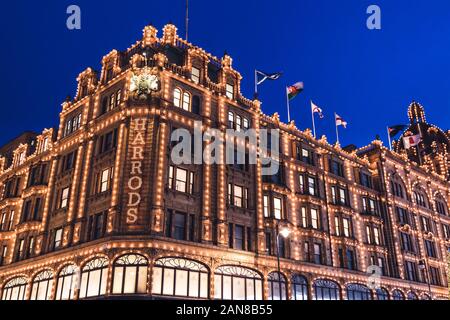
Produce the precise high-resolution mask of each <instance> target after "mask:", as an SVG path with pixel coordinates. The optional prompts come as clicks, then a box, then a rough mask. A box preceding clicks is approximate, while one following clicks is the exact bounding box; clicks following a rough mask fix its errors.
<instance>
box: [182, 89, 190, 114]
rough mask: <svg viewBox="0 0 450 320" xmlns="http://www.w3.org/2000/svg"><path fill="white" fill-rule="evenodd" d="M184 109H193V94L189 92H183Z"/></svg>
mask: <svg viewBox="0 0 450 320" xmlns="http://www.w3.org/2000/svg"><path fill="white" fill-rule="evenodd" d="M183 110H186V111H190V110H191V95H190V94H189V92H184V93H183Z"/></svg>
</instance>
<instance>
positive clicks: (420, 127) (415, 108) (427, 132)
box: [394, 102, 450, 178]
mask: <svg viewBox="0 0 450 320" xmlns="http://www.w3.org/2000/svg"><path fill="white" fill-rule="evenodd" d="M408 118H409V121H410V125H409V127H408V129H406V131H405V132H404V133H403V134H402V136H401V137H400V139H399V140H398V141H396V142H395V143H394V150H395V151H396V152H398V153H406V154H407V155H408V158H409V159H410V160H411V161H414V162H416V163H418V164H421V165H425V166H427V168H428V169H432V171H434V172H436V173H438V174H441V175H445V176H446V177H447V178H448V177H449V175H450V172H449V167H450V161H449V160H447V162H446V161H442V159H447V158H448V157H447V153H448V152H449V151H450V135H449V132H450V131H443V130H442V129H440V128H438V127H437V126H435V125H433V124H430V123H428V122H427V121H426V116H425V109H424V107H423V106H422V105H420V104H419V103H417V102H412V103H411V104H410V106H409V108H408ZM415 135H420V137H421V142H420V143H419V146H418V148H414V147H413V148H409V149H405V145H404V142H403V138H404V137H408V136H415ZM419 152H420V154H419Z"/></svg>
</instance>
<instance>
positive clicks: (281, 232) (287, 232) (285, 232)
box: [276, 222, 291, 300]
mask: <svg viewBox="0 0 450 320" xmlns="http://www.w3.org/2000/svg"><path fill="white" fill-rule="evenodd" d="M276 231H277V264H278V288H279V290H280V300H282V299H283V292H282V290H281V267H280V236H282V237H283V238H284V239H286V238H287V237H289V235H290V234H291V230H289V228H288V227H283V228H282V229H281V230H280V222H278V223H277V229H276Z"/></svg>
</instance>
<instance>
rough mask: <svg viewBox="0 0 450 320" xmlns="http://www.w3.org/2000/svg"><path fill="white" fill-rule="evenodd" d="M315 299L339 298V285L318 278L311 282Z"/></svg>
mask: <svg viewBox="0 0 450 320" xmlns="http://www.w3.org/2000/svg"><path fill="white" fill-rule="evenodd" d="M313 288H314V298H315V300H340V299H341V296H340V292H339V291H340V289H339V285H338V284H337V283H336V282H334V281H331V280H328V279H318V280H315V281H314V283H313Z"/></svg>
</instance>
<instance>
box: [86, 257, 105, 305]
mask: <svg viewBox="0 0 450 320" xmlns="http://www.w3.org/2000/svg"><path fill="white" fill-rule="evenodd" d="M107 281H108V259H106V258H97V259H94V260H91V261H89V262H88V263H87V264H86V265H85V266H84V267H83V269H82V270H81V285H80V298H81V299H82V298H89V297H97V296H101V295H104V294H105V293H106V284H107Z"/></svg>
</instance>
